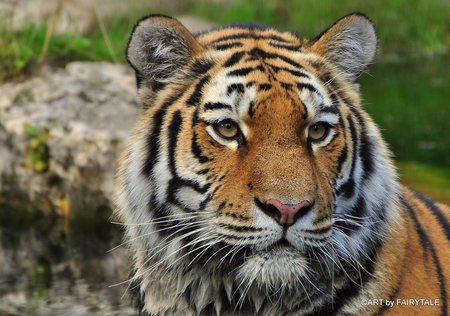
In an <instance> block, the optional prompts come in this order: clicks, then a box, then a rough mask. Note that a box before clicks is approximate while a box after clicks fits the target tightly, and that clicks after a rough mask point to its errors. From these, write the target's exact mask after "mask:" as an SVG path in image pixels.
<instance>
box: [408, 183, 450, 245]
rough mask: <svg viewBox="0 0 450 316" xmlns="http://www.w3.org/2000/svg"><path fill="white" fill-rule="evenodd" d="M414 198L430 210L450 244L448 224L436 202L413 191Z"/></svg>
mask: <svg viewBox="0 0 450 316" xmlns="http://www.w3.org/2000/svg"><path fill="white" fill-rule="evenodd" d="M411 191H412V192H413V193H414V196H415V197H416V198H418V199H419V200H420V201H422V202H423V203H424V204H425V205H426V206H427V207H428V208H429V209H430V210H431V213H432V214H433V215H434V216H435V217H436V218H437V222H438V223H439V225H440V226H441V228H442V231H443V233H444V234H445V237H446V238H447V240H448V242H449V243H450V223H449V220H448V218H447V217H445V215H444V214H443V213H442V211H441V210H440V209H439V207H438V206H437V205H436V202H434V201H433V200H431V199H429V198H428V197H426V196H424V195H422V194H420V193H419V192H416V191H413V190H411Z"/></svg>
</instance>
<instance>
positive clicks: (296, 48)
mask: <svg viewBox="0 0 450 316" xmlns="http://www.w3.org/2000/svg"><path fill="white" fill-rule="evenodd" d="M269 45H270V46H272V47H275V48H281V49H286V50H289V51H293V52H299V51H300V50H301V46H300V45H283V44H275V43H269Z"/></svg>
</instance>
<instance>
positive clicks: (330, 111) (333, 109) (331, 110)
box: [320, 105, 339, 114]
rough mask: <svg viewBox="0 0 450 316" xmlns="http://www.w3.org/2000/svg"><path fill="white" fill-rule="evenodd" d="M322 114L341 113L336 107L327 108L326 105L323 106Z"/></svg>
mask: <svg viewBox="0 0 450 316" xmlns="http://www.w3.org/2000/svg"><path fill="white" fill-rule="evenodd" d="M320 112H322V113H334V114H336V113H339V112H338V110H337V109H336V108H335V107H334V106H326V105H322V107H321V109H320Z"/></svg>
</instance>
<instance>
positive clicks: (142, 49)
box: [125, 15, 202, 95]
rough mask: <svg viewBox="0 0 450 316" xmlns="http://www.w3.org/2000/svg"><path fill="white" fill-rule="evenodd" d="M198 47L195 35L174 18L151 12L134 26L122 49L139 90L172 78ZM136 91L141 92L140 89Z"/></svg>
mask: <svg viewBox="0 0 450 316" xmlns="http://www.w3.org/2000/svg"><path fill="white" fill-rule="evenodd" d="M201 48H202V47H201V46H200V44H199V43H198V42H197V41H196V40H195V38H194V36H193V35H192V34H191V33H190V32H189V31H188V30H187V29H186V28H185V27H184V26H183V25H182V24H181V23H180V22H178V21H177V20H175V19H174V18H171V17H168V16H164V15H150V16H147V17H144V18H142V19H141V20H140V21H139V22H138V23H137V24H136V26H135V27H134V29H133V31H132V33H131V36H130V39H129V41H128V45H127V48H126V52H125V53H126V57H127V61H128V63H129V64H130V65H131V67H133V69H134V70H135V72H136V79H137V84H138V90H141V89H145V90H147V89H151V90H152V91H156V90H158V89H160V88H161V87H162V86H163V85H165V84H166V83H168V82H171V80H173V78H174V76H175V75H176V74H177V73H178V72H179V70H180V69H181V68H183V67H184V66H186V65H187V64H189V62H190V61H191V59H192V58H193V56H195V55H196V54H198V53H199V52H200V51H201ZM139 92H140V94H141V95H142V93H141V92H142V91H139ZM149 92H150V93H151V91H148V90H147V91H146V93H149Z"/></svg>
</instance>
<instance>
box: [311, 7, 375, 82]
mask: <svg viewBox="0 0 450 316" xmlns="http://www.w3.org/2000/svg"><path fill="white" fill-rule="evenodd" d="M377 46H378V38H377V35H376V33H375V29H374V27H373V23H372V21H371V20H370V19H369V18H368V17H367V16H365V15H364V14H360V13H353V14H350V15H347V16H345V17H343V18H342V19H340V20H339V21H337V22H336V23H335V24H334V25H332V26H331V27H330V28H329V29H327V30H326V31H325V32H323V33H322V34H321V35H319V36H318V37H317V38H316V40H315V42H314V43H313V45H312V49H313V50H314V51H315V52H316V53H318V54H319V55H321V56H324V57H325V58H327V59H328V60H330V61H331V62H332V63H334V64H335V65H337V66H338V67H339V69H340V70H341V71H342V74H344V75H345V76H346V77H347V78H348V79H350V80H351V81H352V82H356V81H357V80H358V78H359V76H360V75H361V74H362V73H363V72H364V71H365V70H366V69H367V67H368V66H369V65H370V64H371V63H372V62H373V60H374V58H375V55H376V52H377Z"/></svg>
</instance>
